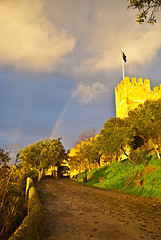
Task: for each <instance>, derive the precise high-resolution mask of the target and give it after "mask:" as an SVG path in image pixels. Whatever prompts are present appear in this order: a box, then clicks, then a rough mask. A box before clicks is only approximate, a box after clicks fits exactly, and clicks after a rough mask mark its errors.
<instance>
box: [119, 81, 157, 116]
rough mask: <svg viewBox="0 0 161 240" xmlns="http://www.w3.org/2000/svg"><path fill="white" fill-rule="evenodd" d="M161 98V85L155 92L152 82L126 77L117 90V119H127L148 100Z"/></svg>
mask: <svg viewBox="0 0 161 240" xmlns="http://www.w3.org/2000/svg"><path fill="white" fill-rule="evenodd" d="M158 98H161V84H160V89H159V87H155V88H154V89H153V90H151V88H150V80H149V79H145V80H144V81H143V79H142V78H138V79H136V78H135V77H133V78H131V79H130V77H125V78H124V80H122V81H121V83H120V84H118V86H117V87H116V88H115V105H116V117H120V118H125V117H127V116H128V113H129V111H131V110H134V109H135V108H137V106H138V105H139V104H141V103H143V102H145V101H146V100H147V99H151V100H156V99H158Z"/></svg>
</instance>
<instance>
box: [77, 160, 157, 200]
mask: <svg viewBox="0 0 161 240" xmlns="http://www.w3.org/2000/svg"><path fill="white" fill-rule="evenodd" d="M87 176H88V182H87V183H86V184H88V185H91V186H97V187H101V188H106V189H115V190H121V191H123V192H127V193H131V194H137V195H142V196H148V197H156V198H161V159H156V157H155V156H152V155H150V156H148V159H147V164H146V165H145V164H139V165H134V164H132V163H131V162H129V161H128V160H123V161H121V162H115V163H112V164H110V165H107V166H105V167H102V168H100V169H92V170H91V171H90V172H88V173H87ZM83 177H84V173H82V174H80V175H79V176H78V179H77V180H78V181H82V180H83V179H82V178H83Z"/></svg>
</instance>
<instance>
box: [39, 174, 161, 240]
mask: <svg viewBox="0 0 161 240" xmlns="http://www.w3.org/2000/svg"><path fill="white" fill-rule="evenodd" d="M36 188H37V191H38V194H39V197H40V201H41V203H42V205H43V208H44V212H45V221H46V227H45V231H44V236H43V239H46V240H53V239H56V240H66V239H68V240H96V239H99V240H100V239H101V240H136V239H145V240H151V239H160V240H161V200H157V199H152V198H145V197H140V196H134V195H129V194H124V193H121V192H119V191H110V190H104V189H100V188H95V187H89V186H85V185H84V184H81V183H77V182H75V181H72V180H70V179H51V178H49V179H44V180H42V181H41V182H39V183H37V184H36Z"/></svg>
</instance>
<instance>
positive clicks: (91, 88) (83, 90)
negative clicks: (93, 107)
mask: <svg viewBox="0 0 161 240" xmlns="http://www.w3.org/2000/svg"><path fill="white" fill-rule="evenodd" d="M107 92H108V89H107V88H106V87H105V86H104V85H103V84H101V83H99V82H95V83H93V84H92V85H85V84H84V83H79V84H78V86H77V88H76V89H75V90H74V91H73V93H72V96H73V97H76V98H78V100H79V101H80V102H84V103H90V102H93V101H94V102H95V101H96V100H97V101H98V99H99V98H101V97H102V95H103V94H104V93H107Z"/></svg>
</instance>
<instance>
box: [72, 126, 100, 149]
mask: <svg viewBox="0 0 161 240" xmlns="http://www.w3.org/2000/svg"><path fill="white" fill-rule="evenodd" d="M95 135H96V129H94V128H93V129H91V130H85V131H83V132H82V133H81V134H80V135H79V136H78V139H77V140H76V141H75V142H74V146H76V145H77V144H81V142H82V141H86V140H90V138H91V137H94V136H95Z"/></svg>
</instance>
